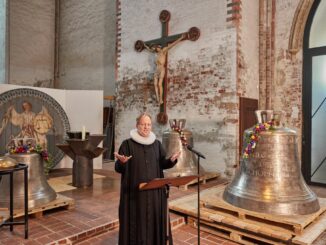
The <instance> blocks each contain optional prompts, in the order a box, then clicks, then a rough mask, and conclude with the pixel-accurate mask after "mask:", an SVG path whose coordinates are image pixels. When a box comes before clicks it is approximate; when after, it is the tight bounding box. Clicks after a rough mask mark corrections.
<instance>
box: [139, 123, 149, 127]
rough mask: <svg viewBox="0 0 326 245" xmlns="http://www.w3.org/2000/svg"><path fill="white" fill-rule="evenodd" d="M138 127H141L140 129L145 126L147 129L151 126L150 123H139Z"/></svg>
mask: <svg viewBox="0 0 326 245" xmlns="http://www.w3.org/2000/svg"><path fill="white" fill-rule="evenodd" d="M138 125H139V126H141V127H145V126H147V127H152V124H151V123H147V124H146V123H144V124H143V123H140V124H138Z"/></svg>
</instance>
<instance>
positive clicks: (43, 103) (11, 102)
mask: <svg viewBox="0 0 326 245" xmlns="http://www.w3.org/2000/svg"><path fill="white" fill-rule="evenodd" d="M69 130H70V124H69V121H68V117H67V115H66V113H65V111H64V110H63V108H62V107H61V105H60V104H59V103H58V102H57V101H56V100H55V99H54V98H53V97H51V96H49V95H48V94H46V93H44V92H41V91H38V90H34V89H28V88H19V89H13V90H9V91H7V92H4V93H2V94H0V155H4V154H5V153H7V152H8V147H10V146H12V145H23V144H28V143H31V142H32V143H36V144H37V145H39V146H41V147H42V148H43V149H46V150H47V151H48V152H49V154H51V156H52V157H53V162H54V166H55V165H57V164H58V163H59V162H60V161H61V159H62V158H63V157H64V155H65V154H64V153H63V152H62V151H61V150H60V149H59V148H57V147H56V144H57V143H62V142H63V141H64V139H65V135H66V132H67V131H69Z"/></svg>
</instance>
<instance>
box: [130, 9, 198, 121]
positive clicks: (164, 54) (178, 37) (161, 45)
mask: <svg viewBox="0 0 326 245" xmlns="http://www.w3.org/2000/svg"><path fill="white" fill-rule="evenodd" d="M170 16H171V14H170V12H169V11H167V10H162V11H161V13H160V17H159V18H160V22H161V23H162V36H161V37H160V38H157V39H154V40H150V41H141V40H138V41H136V43H135V49H136V51H138V52H141V51H143V50H144V49H146V50H148V51H149V52H152V53H155V54H156V61H155V63H156V71H155V73H154V87H155V94H156V99H157V102H158V104H159V106H160V113H159V114H158V115H157V118H156V119H157V122H158V123H160V124H166V123H167V121H168V116H167V114H166V97H167V91H168V90H167V84H168V79H167V63H168V62H167V61H168V51H169V50H170V49H171V48H173V47H174V46H175V45H177V44H178V43H179V42H181V41H183V40H190V41H196V40H197V39H198V38H199V36H200V31H199V29H198V28H197V27H191V28H190V29H189V31H188V32H184V33H179V34H175V35H171V36H169V35H168V32H169V21H170Z"/></svg>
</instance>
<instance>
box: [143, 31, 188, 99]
mask: <svg viewBox="0 0 326 245" xmlns="http://www.w3.org/2000/svg"><path fill="white" fill-rule="evenodd" d="M185 37H186V36H185V34H182V35H181V37H179V38H178V39H177V40H175V41H174V42H172V43H169V44H168V45H167V46H166V47H162V46H161V45H159V44H154V45H151V46H150V47H149V46H147V45H146V44H145V43H144V46H145V48H146V49H147V50H148V51H150V52H152V53H156V61H155V63H156V71H155V73H154V87H155V94H156V98H157V101H158V103H159V104H160V105H161V104H163V80H164V76H165V72H166V69H165V63H166V59H167V54H168V51H169V50H170V49H171V48H173V47H174V46H175V45H177V44H178V43H179V42H181V41H182V40H183V39H184V38H185Z"/></svg>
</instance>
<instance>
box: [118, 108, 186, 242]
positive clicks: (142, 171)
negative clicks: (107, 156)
mask: <svg viewBox="0 0 326 245" xmlns="http://www.w3.org/2000/svg"><path fill="white" fill-rule="evenodd" d="M151 129H152V122H151V117H150V116H149V115H148V114H145V113H144V114H142V115H140V116H139V117H138V118H137V120H136V129H133V130H131V131H130V138H129V139H127V140H125V141H123V142H122V144H121V146H120V149H119V153H115V157H116V158H117V161H116V162H115V170H116V171H117V172H118V173H120V174H121V189H120V205H119V222H120V230H119V245H133V244H135V245H163V244H164V245H165V244H167V237H168V241H169V244H172V235H171V226H170V223H169V221H168V220H167V205H168V204H167V189H166V188H159V189H152V190H139V184H141V183H144V182H149V181H151V180H152V179H155V178H164V175H163V169H167V168H171V167H173V166H174V165H175V164H176V162H177V158H178V157H179V155H180V152H177V153H175V154H173V155H172V156H169V158H168V159H167V158H166V154H165V151H164V149H163V147H162V144H161V142H160V141H158V140H157V139H156V136H155V134H154V133H153V132H152V131H151ZM167 227H169V228H168V229H167ZM167 231H168V232H167Z"/></svg>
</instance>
